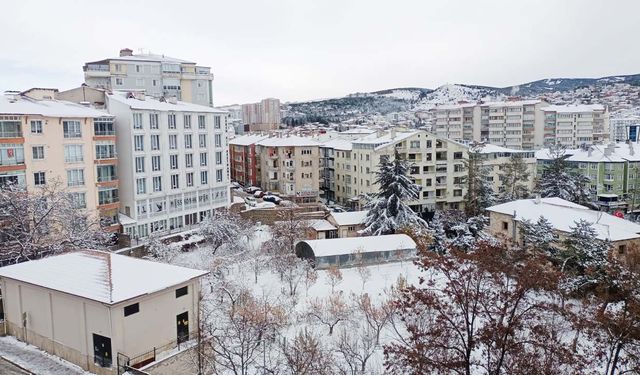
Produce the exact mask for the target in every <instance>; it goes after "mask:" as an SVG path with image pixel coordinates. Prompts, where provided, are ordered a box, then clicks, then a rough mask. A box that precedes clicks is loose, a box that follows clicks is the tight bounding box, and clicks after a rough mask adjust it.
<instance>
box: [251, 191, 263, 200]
mask: <svg viewBox="0 0 640 375" xmlns="http://www.w3.org/2000/svg"><path fill="white" fill-rule="evenodd" d="M253 196H254V197H256V198H262V197H263V196H264V192H263V191H262V190H258V191H256V192H254V193H253Z"/></svg>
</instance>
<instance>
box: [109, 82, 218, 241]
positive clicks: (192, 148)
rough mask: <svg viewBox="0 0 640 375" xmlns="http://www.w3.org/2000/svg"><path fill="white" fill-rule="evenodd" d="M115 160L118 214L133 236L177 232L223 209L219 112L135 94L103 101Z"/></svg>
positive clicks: (120, 94) (114, 95) (122, 95)
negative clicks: (114, 139) (111, 122)
mask: <svg viewBox="0 0 640 375" xmlns="http://www.w3.org/2000/svg"><path fill="white" fill-rule="evenodd" d="M107 106H108V108H109V112H110V113H112V114H113V115H114V116H115V125H116V129H117V131H118V150H119V157H120V165H119V170H120V171H119V174H120V185H121V194H120V199H121V202H122V203H121V210H120V211H121V213H122V214H124V215H126V216H128V217H129V218H130V219H132V221H128V224H127V225H125V226H124V231H125V233H127V234H129V235H130V236H132V237H133V238H142V237H147V236H148V235H149V234H150V233H153V232H156V231H158V232H165V231H180V230H183V229H184V228H188V227H190V226H192V225H195V224H197V223H199V222H200V221H201V220H203V219H204V218H205V217H206V216H208V215H209V214H210V213H211V210H212V209H215V208H219V207H226V206H228V205H229V199H230V198H229V172H228V156H229V155H228V154H229V152H228V141H227V132H226V126H227V124H226V112H224V111H220V110H216V109H213V108H211V107H205V106H200V105H195V104H191V103H186V102H181V101H172V100H167V101H162V100H158V99H155V98H152V97H150V96H145V95H142V94H140V93H136V94H133V93H115V94H110V95H107Z"/></svg>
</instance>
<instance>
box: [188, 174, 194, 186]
mask: <svg viewBox="0 0 640 375" xmlns="http://www.w3.org/2000/svg"><path fill="white" fill-rule="evenodd" d="M187 186H193V172H189V173H187Z"/></svg>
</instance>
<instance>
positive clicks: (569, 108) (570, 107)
mask: <svg viewBox="0 0 640 375" xmlns="http://www.w3.org/2000/svg"><path fill="white" fill-rule="evenodd" d="M542 110H543V111H545V112H558V113H576V112H593V111H604V106H603V105H602V104H566V105H550V106H547V107H543V108H542Z"/></svg>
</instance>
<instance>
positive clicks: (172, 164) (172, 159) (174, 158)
mask: <svg viewBox="0 0 640 375" xmlns="http://www.w3.org/2000/svg"><path fill="white" fill-rule="evenodd" d="M169 168H171V169H178V155H169Z"/></svg>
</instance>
